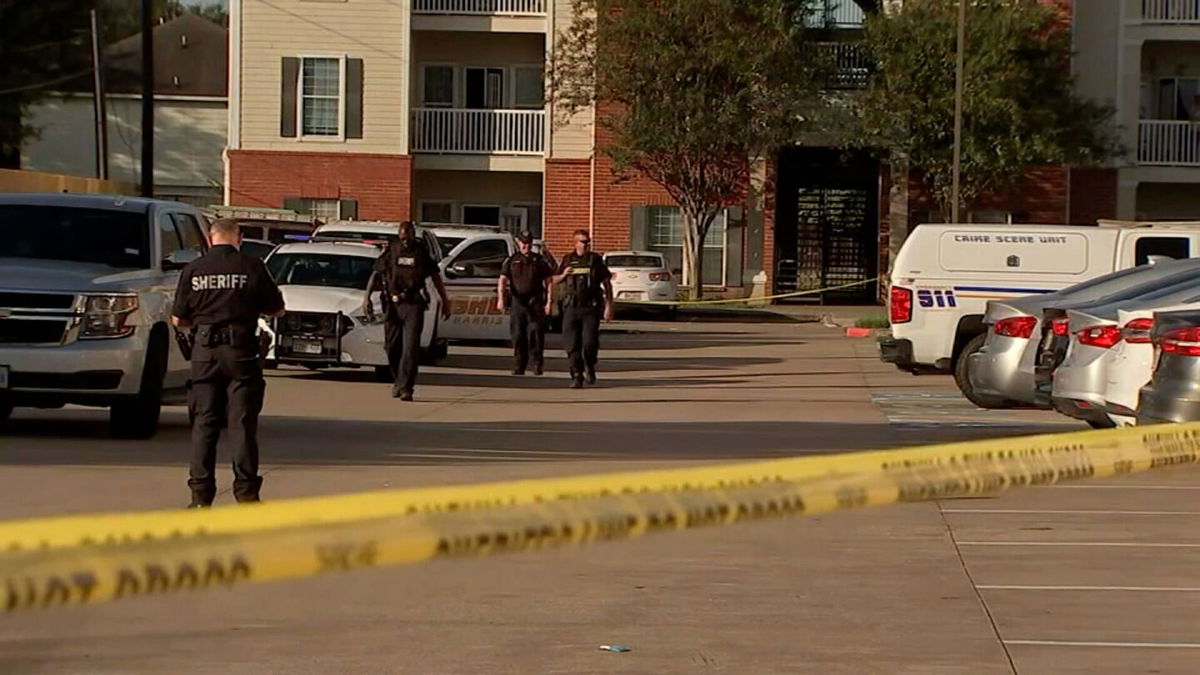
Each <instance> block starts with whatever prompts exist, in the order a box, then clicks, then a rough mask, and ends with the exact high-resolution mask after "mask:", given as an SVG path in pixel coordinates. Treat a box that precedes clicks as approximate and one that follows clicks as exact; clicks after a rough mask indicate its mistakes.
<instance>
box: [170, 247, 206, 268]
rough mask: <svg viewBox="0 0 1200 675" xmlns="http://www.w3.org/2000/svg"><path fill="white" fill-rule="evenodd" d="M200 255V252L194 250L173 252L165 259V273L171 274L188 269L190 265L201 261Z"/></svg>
mask: <svg viewBox="0 0 1200 675" xmlns="http://www.w3.org/2000/svg"><path fill="white" fill-rule="evenodd" d="M200 255H201V254H200V251H197V250H196V249H192V248H184V249H179V250H178V251H172V252H171V254H170V255H168V256H167V257H165V258H163V261H162V268H163V271H164V272H171V271H174V270H181V269H183V268H184V267H186V266H187V264H188V263H190V262H193V261H195V260H199V259H200Z"/></svg>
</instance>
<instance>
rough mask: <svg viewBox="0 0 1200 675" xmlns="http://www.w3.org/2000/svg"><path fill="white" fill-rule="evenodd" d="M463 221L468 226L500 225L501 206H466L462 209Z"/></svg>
mask: <svg viewBox="0 0 1200 675" xmlns="http://www.w3.org/2000/svg"><path fill="white" fill-rule="evenodd" d="M462 220H463V223H464V224H466V225H493V226H499V225H500V207H499V206H491V205H488V206H481V205H466V206H463V207H462Z"/></svg>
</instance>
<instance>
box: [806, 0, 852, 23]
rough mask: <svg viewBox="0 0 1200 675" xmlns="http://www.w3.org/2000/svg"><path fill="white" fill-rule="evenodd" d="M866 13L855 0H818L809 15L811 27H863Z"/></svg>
mask: <svg viewBox="0 0 1200 675" xmlns="http://www.w3.org/2000/svg"><path fill="white" fill-rule="evenodd" d="M864 20H865V14H864V13H863V10H862V7H859V6H858V5H857V4H856V3H855V2H854V0H825V1H824V2H817V3H816V6H815V7H813V9H812V13H811V14H810V15H809V19H808V25H809V27H811V28H846V29H852V28H862V27H863V21H864Z"/></svg>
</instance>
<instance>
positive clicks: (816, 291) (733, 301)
mask: <svg viewBox="0 0 1200 675" xmlns="http://www.w3.org/2000/svg"><path fill="white" fill-rule="evenodd" d="M881 278H882V277H873V278H871V279H864V280H862V281H855V282H852V283H848V284H840V285H838V286H828V287H826V288H817V289H813V290H808V291H795V292H792V293H780V294H778V295H763V296H759V297H751V298H729V299H725V300H620V299H618V300H617V303H619V304H630V305H670V306H672V307H674V306H676V305H733V304H738V303H741V304H749V303H758V302H765V301H767V300H779V299H781V298H799V297H802V296H805V295H817V294H819V293H828V292H830V291H840V290H844V289H847V288H854V287H855V286H866V285H867V284H873V283H875V282H876V281H879V280H880V279H881Z"/></svg>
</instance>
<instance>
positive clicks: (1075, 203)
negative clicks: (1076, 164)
mask: <svg viewBox="0 0 1200 675" xmlns="http://www.w3.org/2000/svg"><path fill="white" fill-rule="evenodd" d="M1070 180H1071V192H1070V195H1071V203H1070V217H1069V218H1068V220H1067V222H1070V223H1072V224H1075V225H1095V224H1096V221H1097V220H1100V219H1101V218H1109V219H1112V218H1116V217H1117V170H1116V169H1078V168H1076V169H1071V175H1070Z"/></svg>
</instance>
